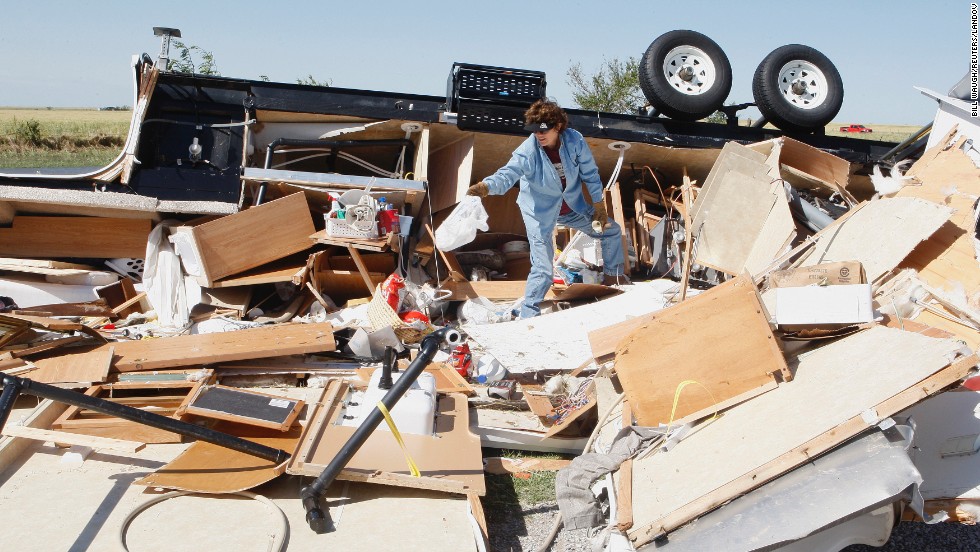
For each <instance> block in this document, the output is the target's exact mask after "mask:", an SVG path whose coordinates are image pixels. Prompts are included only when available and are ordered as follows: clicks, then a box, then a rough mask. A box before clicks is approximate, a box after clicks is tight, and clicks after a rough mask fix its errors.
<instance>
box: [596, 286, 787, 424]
mask: <svg viewBox="0 0 980 552" xmlns="http://www.w3.org/2000/svg"><path fill="white" fill-rule="evenodd" d="M679 328H697V329H698V331H696V332H683V331H679V330H678V329H679ZM734 328H738V330H737V331H733V329H734ZM650 351H657V354H655V355H651V354H650ZM615 368H616V374H617V375H618V376H619V381H620V383H621V384H622V386H623V391H624V392H625V393H626V398H627V399H628V400H629V402H630V407H631V409H632V412H633V416H634V417H635V418H636V421H637V423H638V424H639V425H643V426H656V425H658V424H668V423H670V422H672V421H673V419H676V418H682V417H684V416H687V415H689V414H692V413H694V412H697V411H700V410H703V409H706V408H709V407H711V406H712V405H715V404H717V403H719V402H721V401H724V400H727V399H730V398H732V397H734V396H736V395H739V394H741V393H744V392H747V391H749V390H752V389H755V388H758V387H761V386H763V385H766V384H768V383H770V382H772V381H773V378H774V374H776V373H779V374H780V376H781V377H783V378H785V379H789V378H790V373H789V370H788V369H787V367H786V360H785V359H784V358H783V354H782V351H780V349H779V346H778V344H777V343H776V339H775V337H774V336H773V333H772V330H771V329H770V327H769V322H768V321H767V320H766V317H765V315H764V314H763V307H762V303H761V301H760V299H759V296H758V293H757V291H756V288H755V284H753V283H752V279H751V278H750V277H749V276H748V275H743V276H740V277H738V278H736V279H734V280H729V281H728V282H725V283H724V284H721V285H719V286H716V287H714V288H712V289H710V290H708V291H706V292H704V293H701V294H700V295H698V296H697V297H693V298H691V299H688V300H686V301H683V302H681V303H679V304H677V305H674V306H672V307H669V308H666V309H664V310H662V311H660V312H658V313H656V314H654V315H653V316H652V317H651V318H649V319H648V320H647V322H646V323H645V324H643V325H642V326H641V327H639V328H637V329H636V330H634V331H633V332H632V333H631V334H630V335H629V336H628V337H626V338H625V339H624V340H623V341H622V342H621V343H620V344H619V345H618V347H617V349H616V364H615ZM688 381H694V382H697V385H687V384H685V383H684V382H688Z"/></svg>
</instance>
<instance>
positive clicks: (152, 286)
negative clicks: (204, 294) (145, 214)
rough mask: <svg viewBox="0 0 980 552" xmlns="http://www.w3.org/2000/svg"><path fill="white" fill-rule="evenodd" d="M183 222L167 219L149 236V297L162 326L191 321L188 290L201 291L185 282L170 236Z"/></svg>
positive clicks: (145, 284) (184, 324)
mask: <svg viewBox="0 0 980 552" xmlns="http://www.w3.org/2000/svg"><path fill="white" fill-rule="evenodd" d="M180 224H181V223H180V222H179V221H177V220H165V221H163V222H161V223H160V224H158V225H156V227H154V228H153V230H152V231H151V232H150V235H149V237H148V238H147V244H146V262H145V263H144V265H143V287H144V289H145V290H146V300H147V301H148V302H149V303H150V306H152V307H153V310H154V311H155V312H156V313H157V322H158V323H159V324H160V326H161V327H163V328H166V329H176V330H181V329H184V328H186V327H187V326H188V324H190V306H189V303H190V301H189V300H188V299H189V297H188V296H189V291H190V292H191V294H193V292H194V291H196V292H197V294H198V295H199V294H200V288H199V287H196V284H192V286H191V287H192V289H191V290H188V289H187V287H188V282H185V278H184V273H183V269H182V268H181V264H180V258H179V257H178V256H177V254H176V252H175V251H174V247H173V245H172V244H171V243H170V241H169V240H168V239H167V236H168V234H169V231H170V227H171V226H177V225H180ZM195 287H196V289H193V288H195ZM194 304H196V302H195V303H194Z"/></svg>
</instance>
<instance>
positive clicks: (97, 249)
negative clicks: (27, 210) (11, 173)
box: [0, 216, 152, 259]
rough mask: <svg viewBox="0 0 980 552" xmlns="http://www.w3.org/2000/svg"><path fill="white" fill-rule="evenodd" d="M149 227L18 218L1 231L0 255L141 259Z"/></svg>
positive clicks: (121, 221) (130, 222)
mask: <svg viewBox="0 0 980 552" xmlns="http://www.w3.org/2000/svg"><path fill="white" fill-rule="evenodd" d="M151 226H152V222H151V221H150V220H147V219H142V220H141V219H125V218H107V217H32V216H18V217H14V222H13V225H12V226H11V227H10V228H0V255H2V256H4V257H27V258H32V259H33V258H37V257H42V258H48V257H51V258H58V257H70V258H110V259H114V258H136V259H142V258H143V257H145V256H146V239H147V237H148V236H149V235H150V229H151Z"/></svg>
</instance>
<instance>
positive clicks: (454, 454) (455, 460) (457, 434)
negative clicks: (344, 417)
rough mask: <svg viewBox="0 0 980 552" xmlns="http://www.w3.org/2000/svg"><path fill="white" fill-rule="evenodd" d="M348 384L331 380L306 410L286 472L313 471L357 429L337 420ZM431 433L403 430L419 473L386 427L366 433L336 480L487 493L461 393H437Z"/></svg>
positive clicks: (477, 444) (320, 468)
mask: <svg viewBox="0 0 980 552" xmlns="http://www.w3.org/2000/svg"><path fill="white" fill-rule="evenodd" d="M347 388H348V385H347V384H346V383H341V382H339V381H332V382H331V383H330V384H329V385H328V386H327V387H326V388H325V389H324V392H323V395H322V396H321V397H320V399H319V400H318V401H317V403H316V409H315V410H314V411H313V412H312V413H311V414H310V423H309V424H308V426H307V428H306V430H305V431H304V434H303V437H302V441H301V444H300V447H299V449H298V450H297V451H296V454H295V455H294V456H293V458H292V459H291V460H290V462H289V465H288V467H287V470H286V471H287V472H288V473H291V474H295V475H313V476H318V475H320V473H321V472H322V471H323V469H324V468H326V466H327V464H329V463H330V461H331V460H332V459H333V457H334V456H336V454H337V452H338V451H339V450H340V448H341V447H342V446H343V445H344V444H345V443H346V442H347V440H348V439H349V438H350V436H351V435H353V433H354V431H355V430H356V429H357V428H354V427H350V426H342V425H336V422H337V418H338V417H339V416H340V415H341V414H342V410H343V409H342V400H343V399H344V397H345V396H346V394H347ZM435 427H436V429H435V435H431V436H430V435H413V434H404V433H403V434H402V439H403V440H404V442H405V447H406V449H407V450H408V452H409V454H410V455H411V456H412V458H413V459H414V460H415V463H416V464H417V465H418V468H419V471H421V473H422V477H412V476H411V475H410V473H409V470H408V465H407V463H406V459H405V455H404V454H403V453H402V451H401V450H400V449H399V446H398V443H397V442H396V441H395V438H394V436H393V435H392V434H391V433H390V432H389V431H384V430H379V431H375V432H374V433H372V434H371V436H370V437H369V438H368V440H367V441H366V442H365V443H364V445H363V446H362V447H361V448H360V449H359V450H358V451H357V453H356V454H354V457H353V458H352V459H351V461H350V462H349V463H348V464H347V466H346V467H345V468H344V469H343V470H341V472H340V474H339V475H338V476H337V479H347V480H352V481H367V482H371V483H381V484H385V485H394V486H401V487H413V488H420V489H432V490H437V491H446V492H453V493H461V494H466V493H475V494H478V495H480V496H483V495H484V494H486V486H485V483H484V480H483V460H482V453H481V449H480V438H479V437H477V436H476V435H474V434H473V433H470V430H469V409H468V406H467V402H466V397H465V396H464V395H461V394H458V393H452V394H450V395H445V396H442V397H441V398H440V399H439V403H438V406H437V407H436V424H435Z"/></svg>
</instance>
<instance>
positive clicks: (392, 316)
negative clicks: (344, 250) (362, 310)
mask: <svg viewBox="0 0 980 552" xmlns="http://www.w3.org/2000/svg"><path fill="white" fill-rule="evenodd" d="M367 312H368V320H369V321H370V322H371V327H372V328H374V329H375V330H380V329H382V328H386V327H388V326H391V329H393V330H394V331H395V335H396V336H398V339H401V340H402V341H403V342H405V343H418V342H419V341H422V338H423V337H425V336H426V335H428V334H430V333H432V331H433V330H434V328H433V327H432V326H427V327H426V328H425V329H424V330H417V329H415V328H413V327H411V326H409V325H408V324H406V323H405V322H403V321H402V319H401V318H398V314H397V313H396V312H395V311H394V309H392V308H391V305H389V304H388V302H387V301H385V299H384V297H382V296H381V286H380V285H379V286H377V287H375V288H374V297H372V298H371V302H370V303H369V304H368V311H367Z"/></svg>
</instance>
